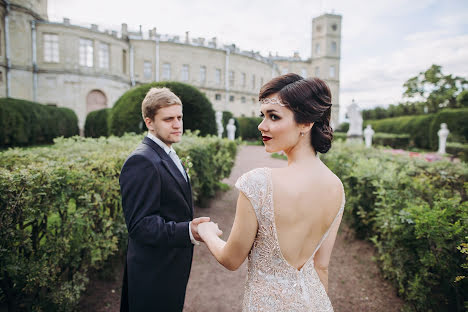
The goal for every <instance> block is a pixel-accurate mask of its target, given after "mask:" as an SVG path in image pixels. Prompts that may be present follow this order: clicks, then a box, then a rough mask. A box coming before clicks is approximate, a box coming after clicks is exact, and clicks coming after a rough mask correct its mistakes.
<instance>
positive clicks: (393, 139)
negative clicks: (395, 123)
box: [333, 132, 410, 148]
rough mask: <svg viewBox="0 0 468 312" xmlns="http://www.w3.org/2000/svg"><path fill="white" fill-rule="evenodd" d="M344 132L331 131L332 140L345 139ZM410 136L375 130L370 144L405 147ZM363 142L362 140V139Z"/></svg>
mask: <svg viewBox="0 0 468 312" xmlns="http://www.w3.org/2000/svg"><path fill="white" fill-rule="evenodd" d="M346 138H347V135H346V133H344V132H333V140H334V142H335V141H336V140H338V139H340V140H346ZM409 141H410V136H409V135H407V134H394V133H380V132H377V133H375V134H374V136H373V137H372V145H373V146H375V145H380V146H390V147H391V148H406V147H408V145H409ZM363 142H364V140H363Z"/></svg>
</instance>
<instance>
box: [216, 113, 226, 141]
mask: <svg viewBox="0 0 468 312" xmlns="http://www.w3.org/2000/svg"><path fill="white" fill-rule="evenodd" d="M216 126H217V128H218V138H222V137H223V132H224V127H223V112H220V111H217V112H216Z"/></svg>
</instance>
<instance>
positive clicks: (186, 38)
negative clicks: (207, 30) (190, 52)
mask: <svg viewBox="0 0 468 312" xmlns="http://www.w3.org/2000/svg"><path fill="white" fill-rule="evenodd" d="M185 43H190V39H189V32H188V31H186V32H185Z"/></svg>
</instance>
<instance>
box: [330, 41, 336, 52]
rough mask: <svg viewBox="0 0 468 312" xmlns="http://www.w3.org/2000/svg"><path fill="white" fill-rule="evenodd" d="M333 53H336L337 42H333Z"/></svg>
mask: <svg viewBox="0 0 468 312" xmlns="http://www.w3.org/2000/svg"><path fill="white" fill-rule="evenodd" d="M331 53H336V41H332V42H331Z"/></svg>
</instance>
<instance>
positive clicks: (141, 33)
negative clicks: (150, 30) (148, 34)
mask: <svg viewBox="0 0 468 312" xmlns="http://www.w3.org/2000/svg"><path fill="white" fill-rule="evenodd" d="M140 36H143V30H142V27H141V25H140Z"/></svg>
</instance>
